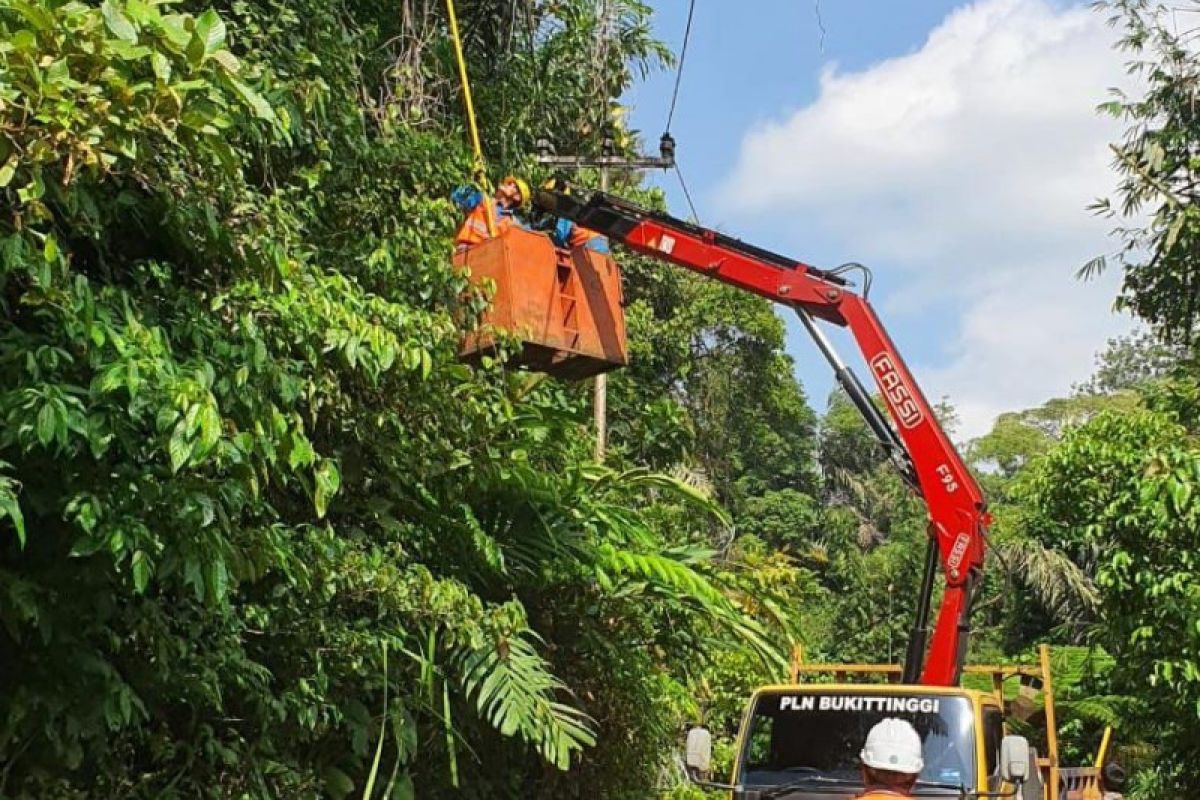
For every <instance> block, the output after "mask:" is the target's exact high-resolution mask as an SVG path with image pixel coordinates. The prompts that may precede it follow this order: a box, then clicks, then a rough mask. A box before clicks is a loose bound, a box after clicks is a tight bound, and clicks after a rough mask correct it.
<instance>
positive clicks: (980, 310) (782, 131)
mask: <svg viewBox="0 0 1200 800" xmlns="http://www.w3.org/2000/svg"><path fill="white" fill-rule="evenodd" d="M1112 43H1113V33H1112V31H1111V30H1110V29H1109V28H1108V27H1107V26H1106V25H1105V21H1104V17H1103V15H1101V14H1098V13H1095V12H1093V11H1090V10H1088V9H1087V8H1080V7H1071V8H1065V9H1064V8H1058V7H1056V6H1054V5H1053V4H1051V3H1050V2H1046V0H982V1H981V2H976V3H974V4H972V5H969V6H966V7H963V8H961V9H959V10H957V11H954V12H953V13H951V14H950V15H949V16H948V17H947V18H946V19H945V20H944V21H943V22H942V23H941V24H940V25H939V26H938V27H937V29H935V30H934V31H933V32H932V33H931V34H930V35H929V38H928V40H927V41H926V42H925V43H924V45H923V46H922V47H921V48H920V49H919V50H917V51H916V52H914V53H912V54H909V55H906V56H903V57H899V58H894V59H890V60H887V61H883V62H880V63H878V64H875V65H873V66H871V67H869V68H867V69H865V70H863V71H860V72H842V71H839V70H838V69H837V68H836V67H830V68H828V69H827V70H826V71H825V72H824V74H823V75H822V76H821V81H820V92H819V95H818V97H817V99H816V100H815V101H814V102H813V103H812V104H810V105H808V106H806V107H804V108H801V109H800V110H798V111H796V112H795V113H793V114H791V115H790V116H788V117H787V118H786V119H783V120H781V121H776V122H771V123H767V124H762V125H759V126H756V127H755V128H754V129H752V130H751V131H750V132H749V133H747V135H746V136H745V138H744V140H743V143H742V148H741V152H740V155H739V158H738V161H737V164H736V167H735V168H734V170H733V171H732V173H731V174H730V176H729V177H728V178H727V180H726V181H725V182H724V185H723V186H722V189H721V192H720V195H719V196H720V198H721V199H720V200H719V201H718V202H719V203H720V204H721V205H722V208H721V211H722V212H723V213H724V215H725V216H726V217H733V218H737V219H749V218H752V217H753V218H757V219H759V220H767V221H773V220H774V219H778V220H779V222H781V223H784V222H786V223H787V224H790V225H792V226H793V228H794V229H795V232H794V234H790V235H793V236H795V241H794V242H787V243H786V244H794V245H796V246H797V247H799V246H802V245H803V240H802V238H801V237H806V236H811V235H812V232H813V231H814V229H817V230H820V231H822V232H824V233H825V234H826V235H827V236H832V237H833V238H834V240H835V241H836V243H837V245H838V247H839V248H840V249H841V250H842V251H844V252H845V253H846V254H847V257H848V258H850V257H853V258H857V259H859V260H863V261H865V262H867V263H869V264H872V265H873V266H874V267H875V269H876V271H877V272H878V273H884V272H886V273H887V274H888V275H889V276H900V278H899V279H897V280H893V281H891V283H893V284H895V283H901V284H903V285H904V287H905V288H904V289H902V290H899V291H895V292H892V293H890V294H887V295H885V296H883V297H882V298H878V297H877V298H875V299H876V302H877V303H878V304H879V305H881V306H882V312H883V314H884V316H887V317H893V318H894V317H896V316H897V315H899V316H901V317H903V316H904V315H917V314H921V315H925V314H929V313H930V312H931V311H932V309H934V308H938V309H942V308H945V307H947V306H949V307H952V308H956V309H959V310H960V311H959V313H958V314H957V315H956V316H957V318H955V317H951V318H949V319H946V318H944V316H943V315H939V316H937V318H935V319H930V321H929V327H930V328H936V329H938V330H939V331H942V332H943V333H942V334H941V336H940V339H939V340H940V341H942V342H943V345H942V351H941V352H927V353H918V354H917V355H918V356H919V357H912V356H910V360H911V361H912V362H913V364H912V366H913V367H914V369H915V371H916V372H917V375H918V377H919V379H920V380H921V381H922V383H923V384H924V385H925V387H926V390H927V392H928V393H929V394H930V395H931V396H933V397H938V396H941V395H949V396H950V398H951V400H952V401H953V402H954V403H955V404H956V405H957V406H958V407H959V410H960V413H961V415H962V419H963V430H962V431H961V432H960V435H963V436H973V435H978V434H979V433H982V432H984V431H986V429H987V427H988V426H989V424H990V421H991V419H992V417H994V415H995V414H996V413H999V412H1000V411H1003V410H1007V409H1012V408H1021V407H1026V406H1029V405H1033V404H1036V403H1038V402H1041V401H1043V400H1045V399H1047V398H1049V397H1051V396H1054V395H1056V394H1062V393H1064V392H1066V391H1067V390H1069V388H1070V385H1071V384H1072V383H1073V382H1075V381H1078V380H1081V379H1083V378H1085V377H1086V376H1087V375H1088V374H1089V373H1090V371H1091V368H1092V358H1091V356H1092V354H1093V353H1094V352H1095V351H1096V350H1097V349H1098V348H1099V347H1101V346H1102V345H1103V343H1104V340H1105V338H1106V337H1107V336H1110V335H1113V334H1114V333H1116V332H1118V331H1120V330H1124V329H1125V328H1127V327H1128V322H1127V321H1125V320H1122V319H1121V318H1118V317H1115V316H1113V315H1112V314H1111V313H1110V311H1109V309H1110V307H1111V300H1112V297H1113V295H1114V293H1115V288H1114V285H1113V283H1112V281H1113V280H1114V279H1115V276H1110V277H1109V279H1108V281H1107V282H1104V283H1101V284H1098V285H1093V286H1086V285H1082V284H1080V283H1078V282H1077V281H1075V280H1074V279H1073V273H1074V270H1075V269H1076V268H1077V267H1078V266H1079V265H1081V264H1082V263H1083V262H1084V261H1086V260H1087V259H1088V258H1090V257H1091V256H1093V255H1096V254H1097V253H1098V252H1101V251H1103V250H1105V249H1108V248H1109V247H1110V243H1109V242H1108V241H1107V240H1106V238H1105V237H1106V233H1107V228H1108V225H1107V224H1106V223H1105V222H1104V221H1103V220H1099V219H1096V218H1095V217H1093V216H1092V215H1091V214H1089V213H1088V212H1087V210H1086V206H1087V204H1088V203H1089V202H1090V201H1091V200H1092V199H1093V198H1095V197H1097V196H1099V195H1103V194H1106V193H1108V192H1109V190H1110V189H1111V187H1112V185H1113V178H1112V176H1111V171H1110V169H1109V159H1110V155H1109V151H1108V147H1107V145H1108V143H1109V142H1111V141H1114V140H1115V139H1116V138H1117V137H1118V136H1119V133H1120V128H1119V126H1118V125H1117V124H1116V123H1115V122H1114V121H1112V120H1108V119H1106V118H1103V117H1101V116H1099V115H1097V114H1096V112H1095V106H1096V104H1097V103H1098V102H1100V101H1102V100H1103V99H1104V96H1105V92H1106V89H1107V87H1109V86H1113V85H1119V84H1122V83H1124V82H1126V78H1125V75H1124V70H1123V65H1122V62H1123V58H1122V56H1121V55H1120V54H1119V53H1116V52H1114V51H1113V49H1112Z"/></svg>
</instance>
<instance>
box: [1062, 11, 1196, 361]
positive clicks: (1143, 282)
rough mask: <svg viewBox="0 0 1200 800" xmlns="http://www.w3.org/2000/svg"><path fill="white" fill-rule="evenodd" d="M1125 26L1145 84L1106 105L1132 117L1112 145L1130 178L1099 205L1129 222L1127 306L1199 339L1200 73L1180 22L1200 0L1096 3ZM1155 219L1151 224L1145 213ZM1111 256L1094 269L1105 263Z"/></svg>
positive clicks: (1165, 328)
mask: <svg viewBox="0 0 1200 800" xmlns="http://www.w3.org/2000/svg"><path fill="white" fill-rule="evenodd" d="M1097 5H1098V6H1099V7H1100V8H1101V9H1104V10H1107V11H1109V12H1110V15H1111V22H1112V23H1113V24H1114V25H1115V26H1117V27H1118V28H1119V29H1120V31H1121V39H1120V47H1121V49H1123V50H1124V51H1125V52H1126V53H1127V54H1128V56H1129V70H1130V72H1131V73H1132V74H1134V75H1136V76H1137V77H1138V78H1139V80H1140V81H1141V83H1140V84H1139V86H1140V87H1144V88H1143V89H1142V90H1141V91H1139V93H1138V95H1137V96H1129V95H1126V94H1124V93H1122V92H1120V91H1116V90H1114V91H1113V97H1112V99H1111V100H1109V101H1108V102H1107V103H1105V104H1103V105H1102V106H1101V109H1102V110H1103V111H1105V112H1107V113H1109V114H1111V115H1112V116H1114V117H1116V118H1117V119H1120V120H1123V121H1125V122H1127V123H1128V125H1129V127H1128V129H1127V131H1126V134H1125V138H1124V140H1123V141H1122V142H1120V143H1119V144H1116V145H1114V146H1113V148H1112V149H1113V153H1114V156H1115V157H1114V162H1113V163H1114V166H1115V169H1116V172H1117V175H1118V176H1119V177H1120V179H1121V181H1120V184H1119V186H1118V188H1117V192H1116V198H1115V200H1113V199H1105V200H1101V201H1099V202H1098V203H1097V204H1096V209H1097V210H1098V211H1099V212H1101V213H1104V214H1107V215H1109V216H1111V217H1113V218H1114V219H1116V220H1118V221H1122V222H1123V221H1129V223H1130V227H1122V228H1119V229H1118V232H1119V234H1120V235H1121V238H1122V240H1123V242H1122V245H1123V247H1122V250H1121V253H1120V256H1119V261H1120V265H1121V268H1122V270H1123V272H1124V283H1123V286H1122V291H1121V295H1120V297H1119V298H1118V304H1119V305H1120V306H1121V307H1124V308H1128V309H1130V310H1131V311H1133V313H1134V314H1136V315H1137V316H1138V317H1140V318H1141V319H1142V320H1144V321H1146V322H1147V323H1149V324H1151V325H1152V326H1154V327H1155V328H1156V330H1157V331H1158V332H1160V333H1162V334H1163V335H1164V336H1165V337H1166V338H1167V339H1168V340H1171V341H1176V342H1183V343H1184V344H1190V343H1191V342H1192V331H1193V330H1194V327H1195V320H1196V304H1195V301H1194V298H1195V287H1196V281H1197V279H1198V275H1197V272H1196V270H1197V266H1196V265H1197V264H1198V263H1200V259H1198V258H1197V254H1198V253H1200V206H1197V204H1196V196H1195V186H1196V182H1197V179H1198V178H1200V159H1197V157H1196V152H1197V145H1198V143H1200V124H1197V121H1198V118H1197V114H1198V113H1200V112H1198V111H1197V106H1196V102H1195V100H1196V98H1195V84H1196V81H1197V80H1200V65H1198V64H1197V60H1196V57H1195V50H1194V47H1193V43H1192V41H1191V38H1190V37H1191V33H1190V31H1188V30H1186V29H1181V28H1180V27H1179V26H1178V25H1177V24H1176V22H1175V14H1176V13H1177V12H1180V11H1181V12H1184V13H1187V12H1188V11H1189V10H1190V11H1195V10H1196V4H1195V3H1194V2H1191V3H1185V4H1184V5H1183V7H1182V8H1180V9H1178V10H1168V9H1167V8H1165V7H1164V6H1162V5H1160V4H1159V3H1155V2H1150V1H1149V0H1107V1H1106V2H1102V3H1098V4H1097ZM1145 217H1149V221H1148V222H1146V223H1144V224H1143V222H1142V221H1141V220H1142V219H1143V218H1145ZM1103 266H1104V262H1103V259H1100V260H1097V261H1094V262H1092V263H1091V264H1089V265H1088V266H1087V267H1085V269H1084V272H1085V274H1087V273H1090V272H1092V271H1095V270H1096V269H1100V268H1103Z"/></svg>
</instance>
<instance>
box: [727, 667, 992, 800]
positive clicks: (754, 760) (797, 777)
mask: <svg viewBox="0 0 1200 800" xmlns="http://www.w3.org/2000/svg"><path fill="white" fill-rule="evenodd" d="M888 717H894V718H899V719H903V720H906V721H908V722H910V723H912V725H913V727H915V728H916V729H917V733H919V734H920V736H921V740H922V744H923V749H924V754H923V755H924V761H925V767H924V769H923V770H922V771H921V775H920V778H919V779H918V783H917V786H916V793H917V795H918V796H922V797H926V796H928V797H962V796H964V795H966V796H978V795H980V794H1000V793H1007V792H1008V790H1010V789H1011V788H1012V787H1011V786H1007V785H1006V784H1005V782H1004V781H1003V779H1002V777H1001V773H1000V757H1001V753H1000V751H1001V743H1002V741H1003V739H1004V713H1003V710H1002V709H1001V708H1000V705H999V703H998V702H997V701H996V699H995V698H994V697H992V695H991V694H990V693H986V692H978V691H972V690H969V689H955V688H944V687H925V686H893V685H888V684H861V683H860V684H841V683H838V684H808V685H801V684H794V685H779V686H767V687H764V688H762V689H759V690H758V691H757V692H755V693H754V696H753V697H752V698H751V700H750V703H749V705H748V707H747V710H746V715H745V717H744V719H743V722H742V727H741V732H740V734H739V736H738V742H737V752H736V757H735V762H734V769H733V775H732V781H731V783H732V784H734V785H735V786H741V787H746V788H747V789H749V790H750V792H752V793H753V792H759V793H761V792H763V791H766V790H771V789H773V788H774V787H783V786H795V787H796V789H795V790H794V791H789V792H787V794H786V796H787V797H789V798H793V800H800V799H801V798H809V797H813V798H816V797H820V798H838V797H845V798H851V797H855V796H857V795H858V794H861V793H862V791H863V785H862V769H861V767H860V760H859V753H860V751H861V750H862V747H863V743H864V742H865V741H866V738H867V733H868V732H869V731H870V730H871V728H872V727H874V725H875V724H876V723H878V722H879V721H880V720H882V719H885V718H888ZM768 793H769V792H768ZM743 794H744V793H743ZM748 796H753V795H752V794H751V795H748ZM782 796H783V795H781V797H782Z"/></svg>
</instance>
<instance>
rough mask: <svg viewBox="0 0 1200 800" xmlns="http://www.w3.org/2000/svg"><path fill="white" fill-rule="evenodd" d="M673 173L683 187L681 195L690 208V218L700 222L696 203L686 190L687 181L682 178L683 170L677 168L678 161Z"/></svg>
mask: <svg viewBox="0 0 1200 800" xmlns="http://www.w3.org/2000/svg"><path fill="white" fill-rule="evenodd" d="M675 174H676V175H678V176H679V186H680V187H681V188H682V189H683V196H684V197H685V198H687V204H688V208H690V209H691V210H692V219H693V220H695V222H696V223H697V224H699V223H700V215H699V214H697V213H696V204H695V203H693V202H692V193H691V192H689V191H688V186H687V181H685V180H684V179H683V170H681V169H680V168H679V162H678V161H677V162H675Z"/></svg>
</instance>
